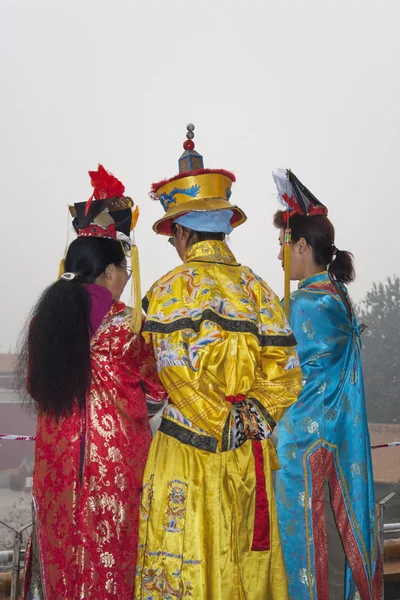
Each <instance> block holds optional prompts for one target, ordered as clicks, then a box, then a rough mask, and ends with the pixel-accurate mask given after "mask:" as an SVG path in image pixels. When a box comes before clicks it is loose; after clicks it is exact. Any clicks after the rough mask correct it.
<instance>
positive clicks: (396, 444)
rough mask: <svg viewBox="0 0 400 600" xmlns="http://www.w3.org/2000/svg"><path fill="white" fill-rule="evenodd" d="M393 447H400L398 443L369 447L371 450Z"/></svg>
mask: <svg viewBox="0 0 400 600" xmlns="http://www.w3.org/2000/svg"><path fill="white" fill-rule="evenodd" d="M393 446H400V442H389V443H388V444H377V445H376V446H371V448H372V450H375V449H376V448H392V447H393Z"/></svg>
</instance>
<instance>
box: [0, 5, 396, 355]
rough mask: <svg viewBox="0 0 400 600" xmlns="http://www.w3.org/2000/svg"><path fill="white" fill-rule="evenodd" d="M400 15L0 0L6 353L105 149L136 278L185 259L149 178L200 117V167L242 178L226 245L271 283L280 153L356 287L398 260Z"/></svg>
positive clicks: (49, 273)
mask: <svg viewBox="0 0 400 600" xmlns="http://www.w3.org/2000/svg"><path fill="white" fill-rule="evenodd" d="M399 20H400V2H399V0H390V1H389V0H388V1H385V0H381V1H379V2H378V1H377V0H372V1H371V0H357V1H356V0H353V1H352V0H345V1H344V0H334V1H332V0H331V2H329V1H325V2H324V1H321V0H291V1H290V0H287V1H284V0H275V1H274V2H271V1H269V0H257V1H251V0H246V1H244V0H241V1H238V0H230V1H229V2H228V1H220V0H202V2H185V1H181V0H180V1H177V0H153V1H150V0H148V1H147V2H137V1H136V2H135V1H134V0H130V1H128V0H121V1H118V0H114V1H113V2H112V1H111V0H108V1H107V2H105V1H99V0H96V2H92V1H86V0H80V1H77V0H68V2H65V1H63V2H61V1H58V0H51V1H50V2H42V1H40V0H27V1H22V0H0V46H1V65H0V66H1V70H0V73H1V88H0V90H1V92H0V114H1V135H0V140H1V162H0V164H1V171H2V173H1V184H2V200H1V207H2V210H1V236H0V256H1V274H2V288H1V309H2V310H1V313H0V315H1V316H0V320H1V330H0V352H1V351H3V352H4V351H8V349H9V347H10V346H13V344H14V342H15V340H16V337H17V335H18V332H19V329H20V327H21V325H22V323H23V321H24V319H25V317H26V314H27V312H28V310H29V309H30V307H31V306H32V304H33V303H34V301H35V300H36V298H37V297H38V295H39V294H40V293H41V291H42V290H43V289H44V287H45V286H46V285H48V284H49V283H51V282H52V281H53V280H54V279H55V277H56V275H57V270H58V263H59V260H60V258H61V256H62V254H63V252H64V247H65V243H66V237H67V223H68V222H69V220H70V219H69V217H68V216H67V208H66V207H67V205H68V204H69V203H70V204H72V203H74V202H78V201H82V200H87V198H88V197H89V196H90V194H91V188H90V183H89V178H88V175H87V171H88V170H89V169H95V168H96V166H97V163H98V162H101V163H102V164H104V166H105V167H106V168H107V169H108V170H110V171H111V172H113V173H114V174H115V175H116V176H117V177H118V178H119V179H120V180H121V181H122V182H123V183H124V184H125V186H126V193H127V194H128V195H130V196H132V197H133V199H134V200H135V202H137V203H138V204H139V206H140V209H141V219H140V222H139V226H138V231H137V240H138V244H139V250H140V255H141V269H142V291H143V293H144V292H145V291H146V289H147V288H148V287H149V286H150V285H151V284H152V283H153V281H154V280H155V279H157V278H158V277H159V276H161V275H162V274H163V273H164V272H166V271H167V270H169V269H171V268H172V267H174V266H175V265H176V264H178V261H179V259H178V257H177V255H176V254H175V251H174V249H173V248H172V247H171V246H170V245H169V244H168V243H167V242H166V238H163V237H161V236H160V237H157V236H156V235H155V234H154V233H153V231H152V230H151V225H152V224H153V222H154V221H155V220H157V219H158V218H159V217H160V216H161V213H162V208H161V206H160V205H158V204H157V203H154V202H152V201H151V200H150V199H149V197H148V191H149V188H150V185H151V183H152V182H153V181H158V180H160V179H162V178H164V177H170V176H172V175H174V174H176V172H177V169H178V167H177V160H178V158H179V156H180V154H181V151H182V142H183V141H184V136H185V127H186V124H187V123H188V122H190V121H192V122H193V123H195V125H196V139H195V141H196V148H197V150H198V151H199V152H200V153H201V154H203V156H204V159H205V166H206V167H210V168H225V169H230V170H232V171H233V172H234V173H235V174H236V177H237V183H236V184H235V185H234V187H233V195H232V201H234V202H235V203H237V204H239V205H240V206H241V207H242V208H243V209H244V210H245V212H246V213H247V215H248V221H247V223H246V224H245V225H243V226H242V227H240V228H239V229H238V230H236V231H235V232H234V233H233V234H232V236H231V237H230V242H229V243H230V245H231V247H232V249H233V251H234V252H235V254H236V255H237V258H238V259H239V260H240V262H242V263H245V264H248V265H250V266H251V267H252V268H253V269H254V270H255V271H256V272H257V273H259V274H260V275H261V276H262V277H264V279H266V281H267V282H268V283H269V284H270V285H271V286H272V287H273V288H274V289H275V291H276V292H277V293H278V294H281V293H282V288H283V276H282V272H281V267H280V264H279V262H278V261H277V259H276V255H277V253H278V245H277V232H276V230H274V228H273V227H272V225H271V216H272V214H273V212H274V210H275V209H276V207H277V202H276V197H275V189H274V184H273V181H272V178H271V171H272V169H275V168H277V167H279V166H283V167H290V168H291V169H292V170H293V172H294V173H295V174H296V175H297V176H298V177H299V178H300V179H301V180H302V181H303V182H304V183H305V185H307V187H309V188H310V189H311V191H312V192H313V193H314V194H315V195H316V196H317V197H318V198H319V199H320V200H321V201H322V202H324V203H325V204H326V205H327V206H328V207H329V214H330V217H331V219H332V220H333V223H334V225H335V227H336V245H337V246H338V247H339V248H340V249H346V250H351V251H352V252H353V253H354V255H355V260H356V268H357V281H356V283H354V284H353V285H352V286H351V288H350V291H351V294H352V296H353V297H354V299H356V300H357V301H358V300H360V299H362V297H363V296H364V294H365V292H366V291H367V290H368V289H369V288H370V286H371V284H372V283H373V281H380V280H384V279H385V278H386V276H388V275H392V274H397V275H398V274H399V273H400V269H399V263H398V257H399V249H400V237H399V235H398V230H397V226H396V227H394V224H395V223H397V221H398V219H399V200H400V199H399V192H398V188H397V174H398V162H399V154H400V151H399V139H400V135H399V134H400V127H399V125H400V124H399V121H400V117H399V114H400V113H399V107H400V68H399V61H400V36H399V33H398V31H399ZM392 223H393V225H392ZM72 239H73V235H71V236H70V241H72Z"/></svg>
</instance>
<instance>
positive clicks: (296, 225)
mask: <svg viewBox="0 0 400 600" xmlns="http://www.w3.org/2000/svg"><path fill="white" fill-rule="evenodd" d="M284 214H285V213H284V212H282V211H280V210H278V211H277V212H276V213H275V215H274V220H273V223H274V225H275V227H277V228H278V229H284V228H285V227H286V224H285V221H284ZM290 227H291V230H292V242H293V243H296V242H298V241H299V239H300V238H304V239H305V240H306V242H307V244H309V246H310V247H311V250H312V255H313V261H314V263H315V264H316V265H318V266H320V267H321V269H327V270H328V273H329V275H330V277H331V278H332V279H334V280H335V281H339V282H340V283H351V282H352V281H354V279H355V277H356V274H355V270H354V263H353V255H352V254H351V253H350V252H346V251H345V250H338V249H337V248H336V246H335V229H334V227H333V225H332V223H331V221H330V220H329V219H328V217H326V216H325V215H310V216H306V215H300V214H298V213H296V214H294V215H293V216H292V217H291V218H290Z"/></svg>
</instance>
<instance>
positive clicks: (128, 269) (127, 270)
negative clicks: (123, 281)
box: [118, 265, 132, 281]
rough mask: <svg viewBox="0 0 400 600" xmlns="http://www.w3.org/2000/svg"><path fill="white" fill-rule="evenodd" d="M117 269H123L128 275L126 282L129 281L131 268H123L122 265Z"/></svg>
mask: <svg viewBox="0 0 400 600" xmlns="http://www.w3.org/2000/svg"><path fill="white" fill-rule="evenodd" d="M118 269H125V271H126V274H127V275H128V281H129V279H130V278H131V277H132V269H131V267H128V266H126V267H124V265H118Z"/></svg>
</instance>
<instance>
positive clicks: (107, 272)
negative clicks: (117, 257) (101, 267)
mask: <svg viewBox="0 0 400 600" xmlns="http://www.w3.org/2000/svg"><path fill="white" fill-rule="evenodd" d="M114 268H115V265H113V264H111V265H107V266H106V269H105V271H104V275H105V277H106V279H111V277H112V274H113V270H114Z"/></svg>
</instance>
